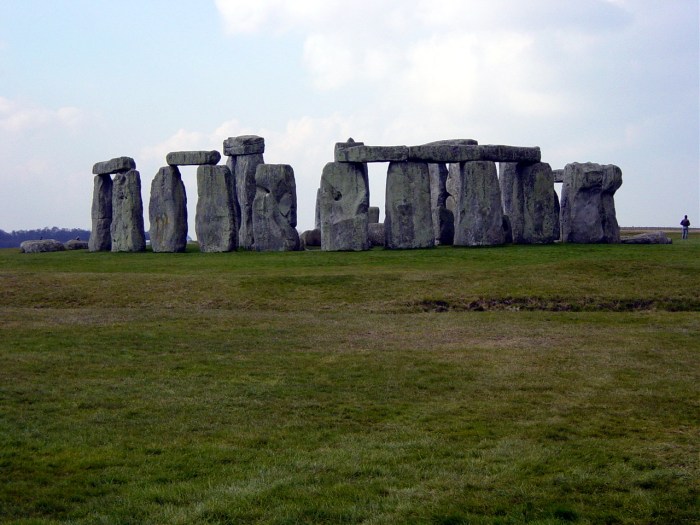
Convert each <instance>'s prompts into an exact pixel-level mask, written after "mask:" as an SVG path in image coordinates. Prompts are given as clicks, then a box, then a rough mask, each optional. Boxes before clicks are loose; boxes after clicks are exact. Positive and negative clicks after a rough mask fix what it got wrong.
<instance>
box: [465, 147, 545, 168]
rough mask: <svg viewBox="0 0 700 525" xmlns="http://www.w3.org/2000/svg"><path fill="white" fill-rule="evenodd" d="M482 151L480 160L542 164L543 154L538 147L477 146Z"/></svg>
mask: <svg viewBox="0 0 700 525" xmlns="http://www.w3.org/2000/svg"><path fill="white" fill-rule="evenodd" d="M475 147H477V148H479V150H480V152H481V153H480V156H481V159H480V160H490V161H492V162H532V163H534V162H540V160H542V152H541V151H540V148H538V147H533V148H530V147H523V146H502V145H494V144H488V145H481V146H475Z"/></svg>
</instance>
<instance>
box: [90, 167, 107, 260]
mask: <svg viewBox="0 0 700 525" xmlns="http://www.w3.org/2000/svg"><path fill="white" fill-rule="evenodd" d="M91 215H92V232H91V233H90V239H89V240H88V249H89V250H90V251H91V252H108V251H110V250H111V249H112V233H111V229H112V177H110V176H109V175H95V181H94V188H93V191H92V209H91Z"/></svg>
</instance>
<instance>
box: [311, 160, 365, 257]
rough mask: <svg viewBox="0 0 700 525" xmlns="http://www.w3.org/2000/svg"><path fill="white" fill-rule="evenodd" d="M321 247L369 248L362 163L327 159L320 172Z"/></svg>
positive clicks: (343, 249) (359, 249)
mask: <svg viewBox="0 0 700 525" xmlns="http://www.w3.org/2000/svg"><path fill="white" fill-rule="evenodd" d="M320 207H321V249H322V250H325V251H361V250H367V249H369V241H368V239H367V223H368V216H367V211H368V208H369V180H368V175H367V166H366V165H365V164H361V163H342V162H329V163H328V164H326V165H325V167H324V168H323V173H322V175H321V195H320Z"/></svg>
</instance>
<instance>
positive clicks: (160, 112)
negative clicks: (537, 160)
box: [0, 0, 700, 237]
mask: <svg viewBox="0 0 700 525" xmlns="http://www.w3.org/2000/svg"><path fill="white" fill-rule="evenodd" d="M698 10H699V8H698V1H697V0H528V1H527V2H523V1H522V0H354V1H353V2H346V1H336V0H255V1H251V0H186V1H185V0H146V1H144V0H2V2H0V229H3V230H5V231H11V230H19V229H32V228H41V227H44V226H58V227H66V228H75V227H77V228H85V229H90V225H91V219H90V206H91V202H92V189H93V175H92V166H93V164H94V163H95V162H99V161H103V160H109V159H111V158H113V157H119V156H130V157H133V158H134V159H135V160H136V164H137V169H138V170H139V172H140V173H141V180H142V197H143V203H144V215H145V220H146V228H148V200H149V196H150V186H151V181H152V179H153V177H154V176H155V174H156V173H157V171H158V169H159V168H160V167H161V166H164V165H165V156H166V154H167V153H168V152H170V151H181V150H212V149H215V150H218V151H220V152H221V151H222V143H223V141H224V140H225V139H226V138H227V137H232V136H237V135H244V134H254V135H260V136H262V137H264V138H265V145H266V150H265V154H264V157H265V162H266V163H279V164H290V165H291V166H292V167H293V169H294V173H295V178H296V185H297V200H298V208H299V212H298V216H299V219H298V221H299V222H298V229H299V231H300V232H301V231H303V230H306V229H310V228H312V227H313V223H314V206H315V198H316V189H317V188H318V186H319V183H320V178H321V172H322V170H323V166H324V165H325V164H326V163H327V162H330V161H332V160H333V147H334V144H335V143H336V142H339V141H344V140H346V139H347V138H348V137H352V138H354V139H355V140H356V141H363V142H365V144H368V145H416V144H422V143H425V142H431V141H435V140H441V139H449V138H472V139H476V140H478V141H479V143H480V144H508V145H514V146H539V147H540V148H541V150H542V160H543V162H548V163H549V164H550V165H551V166H552V168H554V169H556V168H563V167H564V166H565V165H566V164H567V163H569V162H596V163H600V164H615V165H617V166H619V167H620V168H621V169H622V174H623V184H622V187H621V188H620V189H619V190H618V191H617V193H616V195H615V204H616V209H617V218H618V222H619V223H620V225H621V226H666V227H668V226H678V223H679V221H680V220H681V218H682V216H683V215H685V214H688V216H689V218H690V219H691V222H692V223H693V224H696V225H700V160H699V159H700V73H699V70H700V57H699V55H700V37H699V27H700V16H699V13H698ZM224 159H225V157H224ZM222 162H224V160H222ZM386 169H387V165H386V164H373V165H370V204H371V205H373V206H379V207H380V208H381V209H382V216H383V208H384V183H385V178H386ZM181 171H182V174H183V180H184V182H185V186H186V189H187V195H188V215H189V232H190V235H191V236H192V237H194V215H195V209H196V199H197V188H196V168H195V167H192V166H189V167H183V168H182V169H181Z"/></svg>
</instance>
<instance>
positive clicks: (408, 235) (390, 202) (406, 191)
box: [384, 162, 435, 249]
mask: <svg viewBox="0 0 700 525" xmlns="http://www.w3.org/2000/svg"><path fill="white" fill-rule="evenodd" d="M385 214H386V216H385V219H384V231H385V246H386V248H389V249H406V248H408V249H410V248H432V247H433V246H435V236H434V234H433V219H432V211H431V209H430V173H429V170H428V165H427V164H426V163H422V162H392V163H390V164H389V169H388V171H387V176H386V207H385Z"/></svg>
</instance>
